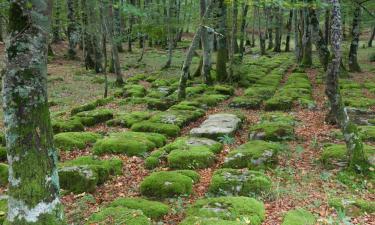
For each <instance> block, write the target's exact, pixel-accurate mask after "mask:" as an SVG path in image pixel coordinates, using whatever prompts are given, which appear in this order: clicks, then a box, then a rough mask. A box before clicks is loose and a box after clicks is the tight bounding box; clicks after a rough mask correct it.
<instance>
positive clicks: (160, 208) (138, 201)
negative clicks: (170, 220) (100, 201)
mask: <svg viewBox="0 0 375 225" xmlns="http://www.w3.org/2000/svg"><path fill="white" fill-rule="evenodd" d="M109 207H124V208H129V209H137V210H141V211H142V212H143V214H144V215H145V216H147V217H149V218H151V219H153V220H158V219H161V218H162V217H163V216H164V215H166V214H168V212H169V210H170V208H169V206H168V205H166V204H163V203H161V202H156V201H150V200H146V199H143V198H118V199H116V200H114V201H113V202H111V203H110V204H109Z"/></svg>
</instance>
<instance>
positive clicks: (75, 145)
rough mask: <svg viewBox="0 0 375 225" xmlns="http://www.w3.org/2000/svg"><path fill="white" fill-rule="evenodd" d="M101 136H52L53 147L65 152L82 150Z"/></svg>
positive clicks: (68, 134)
mask: <svg viewBox="0 0 375 225" xmlns="http://www.w3.org/2000/svg"><path fill="white" fill-rule="evenodd" d="M101 137H102V136H101V135H100V134H97V133H94V132H65V133H59V134H56V135H55V136H54V138H53V139H54V143H55V146H56V147H57V148H59V149H62V150H65V151H71V150H73V149H83V148H85V147H86V146H87V145H88V144H93V143H95V142H96V141H97V140H98V139H100V138H101Z"/></svg>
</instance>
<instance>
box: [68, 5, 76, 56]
mask: <svg viewBox="0 0 375 225" xmlns="http://www.w3.org/2000/svg"><path fill="white" fill-rule="evenodd" d="M66 4H67V9H68V16H67V17H68V41H69V49H68V58H69V59H74V58H75V57H76V55H77V52H76V47H77V44H78V41H79V34H78V30H77V24H76V20H75V13H74V12H75V10H79V9H75V8H74V0H67V1H66Z"/></svg>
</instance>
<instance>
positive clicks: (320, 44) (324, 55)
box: [309, 7, 330, 70]
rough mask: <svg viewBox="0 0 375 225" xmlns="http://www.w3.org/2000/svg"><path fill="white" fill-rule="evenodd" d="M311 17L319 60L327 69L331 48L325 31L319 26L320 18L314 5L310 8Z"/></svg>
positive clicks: (313, 37)
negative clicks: (324, 35)
mask: <svg viewBox="0 0 375 225" xmlns="http://www.w3.org/2000/svg"><path fill="white" fill-rule="evenodd" d="M309 17H310V20H311V29H312V32H311V33H312V40H313V42H314V44H315V47H316V49H317V50H318V54H319V60H320V63H321V64H322V66H323V68H324V70H327V66H328V61H329V54H330V53H329V50H328V47H327V43H326V42H325V39H324V37H323V32H322V31H321V29H320V27H319V18H318V16H317V13H316V11H315V9H314V8H313V7H311V8H309Z"/></svg>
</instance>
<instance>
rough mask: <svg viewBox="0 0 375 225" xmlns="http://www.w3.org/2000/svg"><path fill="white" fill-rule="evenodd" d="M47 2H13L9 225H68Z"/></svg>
mask: <svg viewBox="0 0 375 225" xmlns="http://www.w3.org/2000/svg"><path fill="white" fill-rule="evenodd" d="M50 9H51V5H49V4H48V1H47V0H34V1H31V2H30V1H21V0H18V1H11V2H10V9H9V29H8V30H9V34H10V39H9V40H10V41H9V42H8V43H7V46H6V56H5V64H6V67H5V70H4V74H3V76H4V77H3V87H4V88H3V110H4V124H5V128H6V129H5V130H6V145H7V155H8V163H9V188H8V191H7V195H8V217H7V219H6V221H5V223H6V224H23V225H28V224H30V225H31V224H33V225H35V224H58V225H60V224H61V225H62V224H66V223H65V221H64V215H63V208H62V204H61V202H60V199H59V191H60V190H59V177H58V172H57V160H58V154H57V151H56V149H55V147H54V145H53V133H52V127H51V120H50V113H49V109H48V99H47V98H48V97H47V96H48V95H47V46H48V44H47V39H48V32H47V31H48V30H49V21H50V19H49V15H50V13H49V12H50Z"/></svg>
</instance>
